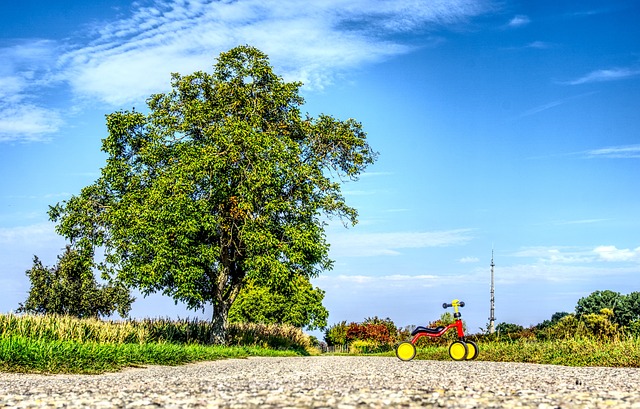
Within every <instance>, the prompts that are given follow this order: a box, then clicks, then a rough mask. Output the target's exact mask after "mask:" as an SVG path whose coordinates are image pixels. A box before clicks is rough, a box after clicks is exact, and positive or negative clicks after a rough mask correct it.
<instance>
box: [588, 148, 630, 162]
mask: <svg viewBox="0 0 640 409" xmlns="http://www.w3.org/2000/svg"><path fill="white" fill-rule="evenodd" d="M583 153H584V154H586V155H587V157H590V158H610V159H638V158H640V145H626V146H610V147H607V148H600V149H593V150H590V151H586V152H583Z"/></svg>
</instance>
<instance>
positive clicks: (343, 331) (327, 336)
mask: <svg viewBox="0 0 640 409" xmlns="http://www.w3.org/2000/svg"><path fill="white" fill-rule="evenodd" d="M348 329H349V325H347V321H342V322H339V323H337V324H334V325H332V326H330V327H329V328H328V329H327V330H326V331H325V333H324V340H325V342H326V343H327V345H329V346H334V345H346V343H347V331H348Z"/></svg>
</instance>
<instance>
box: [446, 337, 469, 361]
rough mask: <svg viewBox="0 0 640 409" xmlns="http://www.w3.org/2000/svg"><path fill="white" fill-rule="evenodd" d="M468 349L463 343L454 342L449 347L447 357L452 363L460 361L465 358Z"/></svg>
mask: <svg viewBox="0 0 640 409" xmlns="http://www.w3.org/2000/svg"><path fill="white" fill-rule="evenodd" d="M468 354H469V349H468V348H467V344H466V343H464V342H463V341H454V342H452V343H451V345H449V356H450V357H451V359H453V360H454V361H462V360H464V359H466V358H467V355H468Z"/></svg>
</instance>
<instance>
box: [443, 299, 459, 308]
mask: <svg viewBox="0 0 640 409" xmlns="http://www.w3.org/2000/svg"><path fill="white" fill-rule="evenodd" d="M449 307H464V301H458V300H453V301H451V304H449V303H444V304H442V308H444V309H447V308H449Z"/></svg>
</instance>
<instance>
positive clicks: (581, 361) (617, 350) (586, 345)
mask: <svg viewBox="0 0 640 409" xmlns="http://www.w3.org/2000/svg"><path fill="white" fill-rule="evenodd" d="M478 349H479V350H480V354H479V355H478V358H477V360H479V361H495V362H524V363H535V364H549V365H564V366H604V367H618V368H621V367H629V368H640V338H627V339H621V340H598V339H593V338H571V339H563V340H546V341H541V340H535V339H533V340H532V339H518V340H514V341H481V342H478ZM384 355H385V356H394V355H395V352H390V353H385V354H384ZM415 359H425V360H436V361H449V360H451V358H450V357H449V352H448V345H429V346H426V347H421V348H418V351H417V354H416V357H415Z"/></svg>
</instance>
